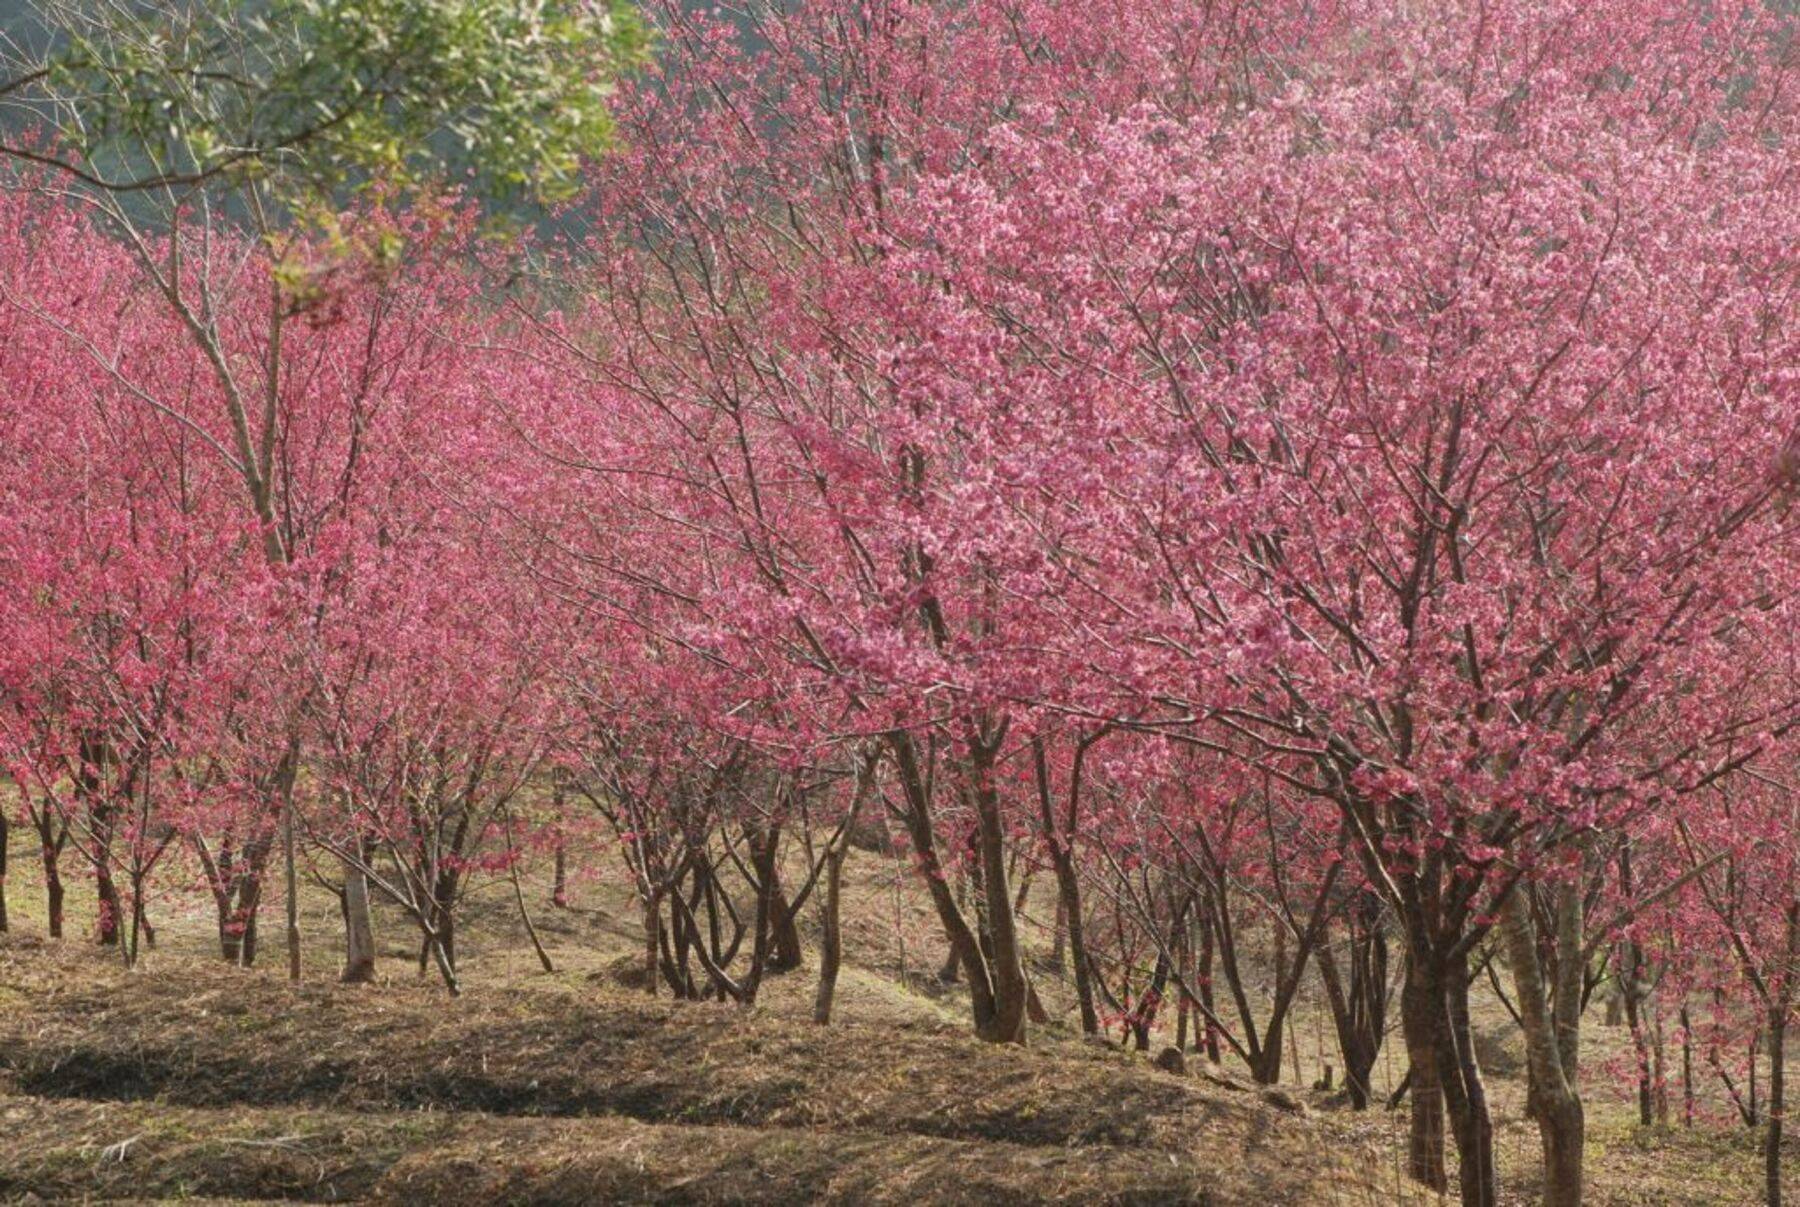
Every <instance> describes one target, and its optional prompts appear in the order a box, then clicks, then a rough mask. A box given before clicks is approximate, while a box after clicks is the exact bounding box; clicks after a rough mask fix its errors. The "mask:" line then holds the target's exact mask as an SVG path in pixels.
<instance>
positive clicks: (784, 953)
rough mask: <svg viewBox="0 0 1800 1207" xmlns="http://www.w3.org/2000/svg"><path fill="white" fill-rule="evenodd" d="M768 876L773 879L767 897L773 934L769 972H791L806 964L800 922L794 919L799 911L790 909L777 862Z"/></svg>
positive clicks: (771, 867)
mask: <svg viewBox="0 0 1800 1207" xmlns="http://www.w3.org/2000/svg"><path fill="white" fill-rule="evenodd" d="M769 874H770V875H771V876H773V877H774V878H775V882H774V884H773V885H771V886H770V897H769V904H770V912H771V915H772V918H773V922H774V932H775V933H774V940H775V950H774V951H773V952H772V953H771V954H770V956H769V971H770V972H792V971H794V970H795V969H796V968H799V967H801V966H802V965H804V964H805V963H806V950H805V948H803V947H802V946H801V945H800V921H799V919H798V918H797V917H796V915H797V914H798V913H799V912H800V911H799V910H797V909H794V908H793V907H792V905H791V904H790V903H789V901H788V896H787V893H786V891H785V890H784V889H783V888H782V886H781V866H780V864H779V863H778V862H772V863H770V865H769Z"/></svg>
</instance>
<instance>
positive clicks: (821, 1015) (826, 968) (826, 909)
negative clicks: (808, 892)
mask: <svg viewBox="0 0 1800 1207" xmlns="http://www.w3.org/2000/svg"><path fill="white" fill-rule="evenodd" d="M848 837H849V834H848V833H846V834H845V838H846V839H848ZM849 849H850V848H849V844H848V842H846V843H845V845H844V847H843V849H841V850H839V849H836V848H834V849H832V850H829V851H827V852H826V853H825V895H824V896H823V897H822V898H821V899H820V914H821V917H820V923H821V926H820V935H819V992H818V996H817V997H816V998H814V999H813V1022H815V1023H818V1024H819V1025H820V1026H825V1025H826V1024H828V1023H830V1022H831V1003H832V999H833V997H835V996H836V994H837V978H838V967H839V965H840V964H841V963H842V962H843V958H844V931H843V918H842V916H841V915H840V913H839V903H840V898H841V895H842V889H843V881H844V856H845V855H847V854H849Z"/></svg>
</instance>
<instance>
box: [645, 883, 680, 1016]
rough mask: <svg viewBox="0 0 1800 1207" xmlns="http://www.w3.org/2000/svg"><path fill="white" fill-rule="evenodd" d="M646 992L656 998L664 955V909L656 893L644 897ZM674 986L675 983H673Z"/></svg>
mask: <svg viewBox="0 0 1800 1207" xmlns="http://www.w3.org/2000/svg"><path fill="white" fill-rule="evenodd" d="M643 919H644V992H645V993H648V994H649V995H650V996H651V997H655V996H656V983H657V979H658V971H657V970H658V968H659V966H660V965H659V958H660V956H661V954H662V909H661V907H660V904H659V902H658V901H657V897H656V894H655V893H646V894H645V895H644V910H643ZM671 985H673V982H671Z"/></svg>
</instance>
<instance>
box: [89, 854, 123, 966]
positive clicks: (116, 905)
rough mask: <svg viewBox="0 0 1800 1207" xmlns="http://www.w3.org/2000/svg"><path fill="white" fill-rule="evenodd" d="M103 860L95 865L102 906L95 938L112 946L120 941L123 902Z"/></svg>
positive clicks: (103, 858)
mask: <svg viewBox="0 0 1800 1207" xmlns="http://www.w3.org/2000/svg"><path fill="white" fill-rule="evenodd" d="M104 860H105V855H104V853H102V855H101V860H100V861H99V862H97V863H96V864H95V865H94V892H95V896H96V897H98V899H99V905H100V908H99V910H98V911H97V914H96V917H95V920H94V939H95V941H96V942H97V943H99V944H100V946H102V947H112V946H114V945H116V944H117V943H118V942H119V922H120V920H121V913H122V910H123V903H122V902H121V901H120V900H119V886H118V885H117V884H115V883H114V882H113V878H112V872H111V871H110V870H109V869H108V868H107V866H106V863H105V862H104Z"/></svg>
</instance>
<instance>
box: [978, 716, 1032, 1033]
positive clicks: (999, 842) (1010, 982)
mask: <svg viewBox="0 0 1800 1207" xmlns="http://www.w3.org/2000/svg"><path fill="white" fill-rule="evenodd" d="M993 757H994V752H993V750H992V749H991V748H990V747H988V746H987V745H986V744H985V743H981V744H977V745H976V746H975V748H974V754H973V757H972V758H971V760H970V761H971V763H972V764H973V766H972V767H971V769H970V770H971V778H972V779H973V780H974V783H973V785H972V787H973V790H974V797H975V816H976V821H977V823H978V832H979V835H980V840H981V872H982V876H981V881H982V885H981V887H982V891H983V892H984V893H985V894H986V901H987V922H988V933H989V935H990V936H991V938H992V940H993V953H992V956H991V962H992V965H993V977H994V981H993V984H994V1034H993V1036H992V1038H993V1039H994V1040H995V1041H996V1042H999V1043H1010V1044H1022V1043H1024V1042H1025V1019H1026V997H1027V993H1028V989H1027V984H1026V980H1025V962H1024V958H1023V954H1022V952H1021V951H1020V948H1019V932H1018V924H1017V919H1016V917H1015V916H1014V914H1013V901H1012V893H1011V891H1010V890H1009V888H1008V885H1007V876H1006V829H1005V826H1004V825H1003V824H1002V821H1001V817H1000V797H999V793H998V790H997V788H996V786H995V783H994V767H993Z"/></svg>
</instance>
